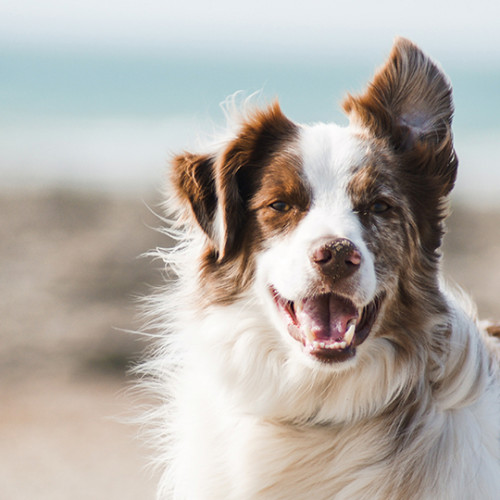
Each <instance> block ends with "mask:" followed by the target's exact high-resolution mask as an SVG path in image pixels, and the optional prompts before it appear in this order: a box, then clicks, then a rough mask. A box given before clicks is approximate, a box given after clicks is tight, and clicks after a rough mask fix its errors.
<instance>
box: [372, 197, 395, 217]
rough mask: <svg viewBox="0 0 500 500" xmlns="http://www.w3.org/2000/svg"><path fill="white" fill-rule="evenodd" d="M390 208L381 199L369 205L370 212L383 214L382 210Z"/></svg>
mask: <svg viewBox="0 0 500 500" xmlns="http://www.w3.org/2000/svg"><path fill="white" fill-rule="evenodd" d="M390 208H391V206H390V205H389V204H388V203H386V202H385V201H383V200H378V201H375V202H373V203H372V204H371V205H370V212H371V213H372V214H383V213H384V212H387V210H389V209H390Z"/></svg>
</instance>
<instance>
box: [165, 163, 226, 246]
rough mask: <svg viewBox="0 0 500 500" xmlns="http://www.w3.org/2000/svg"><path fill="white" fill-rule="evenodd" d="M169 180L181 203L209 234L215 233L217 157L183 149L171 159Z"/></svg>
mask: <svg viewBox="0 0 500 500" xmlns="http://www.w3.org/2000/svg"><path fill="white" fill-rule="evenodd" d="M170 181H171V184H172V186H173V187H174V189H175V193H176V195H177V196H178V198H179V200H180V202H181V204H183V205H185V206H188V207H190V209H191V214H192V215H193V216H194V218H195V220H196V221H197V222H198V224H199V225H200V227H201V228H202V229H203V231H205V233H206V234H207V235H208V236H209V237H211V238H212V237H213V233H214V228H213V221H214V218H215V210H216V207H217V196H216V193H215V177H214V158H213V157H211V156H209V155H196V154H191V153H184V154H182V155H178V156H176V157H175V158H174V159H173V161H172V170H171V174H170Z"/></svg>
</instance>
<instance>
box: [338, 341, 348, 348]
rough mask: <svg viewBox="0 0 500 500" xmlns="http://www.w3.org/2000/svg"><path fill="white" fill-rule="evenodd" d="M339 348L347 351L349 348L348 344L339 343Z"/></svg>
mask: <svg viewBox="0 0 500 500" xmlns="http://www.w3.org/2000/svg"><path fill="white" fill-rule="evenodd" d="M339 347H340V348H341V349H345V348H346V347H347V344H346V343H345V342H339Z"/></svg>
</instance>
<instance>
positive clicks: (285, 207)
mask: <svg viewBox="0 0 500 500" xmlns="http://www.w3.org/2000/svg"><path fill="white" fill-rule="evenodd" d="M269 206H270V207H271V208H272V209H273V210H276V211H277V212H288V211H289V210H290V209H291V208H292V206H291V205H289V204H288V203H286V202H285V201H275V202H274V203H271V204H270V205H269Z"/></svg>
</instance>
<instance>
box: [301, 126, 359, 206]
mask: <svg viewBox="0 0 500 500" xmlns="http://www.w3.org/2000/svg"><path fill="white" fill-rule="evenodd" d="M300 149H301V154H302V162H303V168H304V174H305V176H306V178H307V180H308V181H309V184H310V186H311V189H312V193H313V200H312V201H313V205H316V206H320V205H327V206H329V207H330V209H335V210H337V211H343V210H345V209H346V208H347V207H350V206H351V201H350V199H349V197H348V195H347V186H348V183H349V180H350V177H351V175H352V169H353V167H356V166H360V165H361V164H362V162H363V159H364V157H365V152H366V146H365V145H364V144H363V141H362V139H361V138H360V137H359V136H357V135H355V134H354V133H353V131H352V130H351V129H350V128H343V127H339V126H338V125H335V124H318V125H313V126H310V127H302V128H301V131H300Z"/></svg>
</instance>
